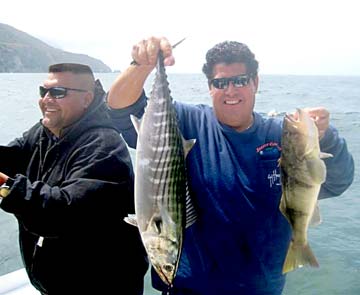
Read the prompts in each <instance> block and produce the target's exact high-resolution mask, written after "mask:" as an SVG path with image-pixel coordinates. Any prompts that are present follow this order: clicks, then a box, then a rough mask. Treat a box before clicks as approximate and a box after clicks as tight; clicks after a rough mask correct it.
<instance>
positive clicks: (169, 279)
mask: <svg viewBox="0 0 360 295" xmlns="http://www.w3.org/2000/svg"><path fill="white" fill-rule="evenodd" d="M131 119H132V122H133V124H134V126H135V129H136V130H137V133H138V139H137V147H136V159H135V162H136V163H135V214H136V216H132V217H130V216H129V218H127V220H126V221H127V222H129V223H132V224H134V225H135V224H136V225H137V226H138V228H139V231H140V234H141V238H142V241H143V244H144V246H145V249H146V251H147V254H148V257H149V259H150V262H151V264H152V266H153V267H154V269H155V270H156V272H157V273H158V275H159V276H160V278H161V279H162V280H163V281H164V283H166V284H167V285H168V286H172V283H173V280H174V278H175V275H176V271H177V268H178V263H179V259H180V254H181V249H182V243H183V235H184V228H185V226H189V225H191V224H192V223H193V222H194V221H195V219H196V215H195V211H194V208H193V206H192V203H191V199H190V197H189V194H188V187H187V177H186V167H185V157H186V155H187V153H188V152H189V151H190V149H191V148H192V146H193V145H194V144H195V140H184V138H183V137H182V135H181V133H180V130H179V128H178V122H177V117H176V112H175V109H174V106H173V103H172V99H171V97H170V90H169V83H168V81H167V76H166V73H165V67H164V60H163V56H162V54H161V53H159V57H158V61H157V65H156V75H155V81H154V85H153V88H152V92H151V96H150V98H149V100H148V105H147V107H146V110H145V113H144V115H143V117H142V118H141V120H139V119H137V118H135V117H133V116H132V117H131Z"/></svg>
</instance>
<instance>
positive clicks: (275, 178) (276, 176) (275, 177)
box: [267, 169, 281, 187]
mask: <svg viewBox="0 0 360 295" xmlns="http://www.w3.org/2000/svg"><path fill="white" fill-rule="evenodd" d="M267 178H268V179H269V186H270V187H272V186H273V185H281V183H280V173H276V170H275V169H274V170H273V171H272V173H270V174H268V177H267Z"/></svg>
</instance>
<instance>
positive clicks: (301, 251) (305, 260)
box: [283, 241, 319, 274]
mask: <svg viewBox="0 0 360 295" xmlns="http://www.w3.org/2000/svg"><path fill="white" fill-rule="evenodd" d="M304 265H309V266H312V267H319V263H318V262H317V259H316V257H315V255H314V253H313V252H312V250H311V248H310V246H309V244H308V243H307V244H305V245H304V246H297V245H295V244H294V243H293V241H291V242H290V246H289V249H288V253H287V255H286V258H285V262H284V265H283V274H285V273H287V272H289V271H292V270H295V269H296V268H298V267H303V266H304Z"/></svg>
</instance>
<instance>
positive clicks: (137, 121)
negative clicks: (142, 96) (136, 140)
mask: <svg viewBox="0 0 360 295" xmlns="http://www.w3.org/2000/svg"><path fill="white" fill-rule="evenodd" d="M130 119H131V122H132V123H133V125H134V128H135V130H136V132H137V133H139V130H140V124H141V119H139V118H136V117H135V116H134V115H130Z"/></svg>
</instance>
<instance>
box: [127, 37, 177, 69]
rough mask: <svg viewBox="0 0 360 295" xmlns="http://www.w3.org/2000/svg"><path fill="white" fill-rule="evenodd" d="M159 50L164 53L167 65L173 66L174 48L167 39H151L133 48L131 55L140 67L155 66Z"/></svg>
mask: <svg viewBox="0 0 360 295" xmlns="http://www.w3.org/2000/svg"><path fill="white" fill-rule="evenodd" d="M159 50H161V51H162V52H163V55H164V63H165V65H167V66H169V65H173V64H174V62H175V60H174V57H173V56H172V47H171V44H170V42H169V41H168V40H167V39H166V38H165V37H150V38H148V39H144V40H142V41H140V42H139V43H137V44H136V45H134V46H133V49H132V52H131V55H132V58H133V59H134V61H136V63H137V64H139V65H149V66H155V64H156V61H157V57H158V53H159Z"/></svg>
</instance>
